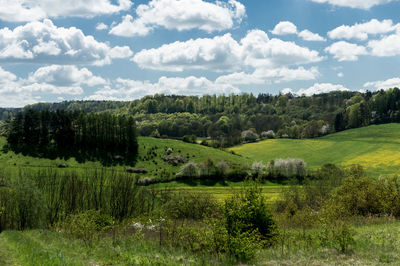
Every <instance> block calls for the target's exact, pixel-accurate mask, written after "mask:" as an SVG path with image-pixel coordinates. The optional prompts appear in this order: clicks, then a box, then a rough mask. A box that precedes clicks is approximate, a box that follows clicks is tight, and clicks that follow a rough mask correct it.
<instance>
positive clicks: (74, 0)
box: [0, 0, 132, 22]
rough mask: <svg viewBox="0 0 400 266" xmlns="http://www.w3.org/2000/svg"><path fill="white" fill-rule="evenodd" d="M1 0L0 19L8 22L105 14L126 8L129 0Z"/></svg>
mask: <svg viewBox="0 0 400 266" xmlns="http://www.w3.org/2000/svg"><path fill="white" fill-rule="evenodd" d="M112 2H114V1H110V0H85V1H80V0H35V1H32V0H2V1H1V5H0V19H1V20H5V21H10V22H26V21H35V20H41V19H44V18H58V17H86V18H91V17H94V16H98V15H107V14H114V13H118V12H120V11H123V10H128V9H130V7H131V6H132V2H131V1H130V0H118V4H117V5H116V4H113V3H112Z"/></svg>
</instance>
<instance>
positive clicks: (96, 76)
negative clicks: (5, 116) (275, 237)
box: [0, 0, 400, 107]
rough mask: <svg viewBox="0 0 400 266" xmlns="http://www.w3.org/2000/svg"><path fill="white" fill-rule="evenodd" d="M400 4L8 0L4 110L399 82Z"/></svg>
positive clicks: (2, 47)
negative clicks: (148, 97)
mask: <svg viewBox="0 0 400 266" xmlns="http://www.w3.org/2000/svg"><path fill="white" fill-rule="evenodd" d="M399 11H400V1H399V0H278V1H277V0H219V1H214V0H208V1H206V0H151V1H143V0H142V1H131V0H0V107H21V106H24V105H26V104H32V103H37V102H59V101H64V100H124V101H125V100H133V99H138V98H141V97H143V96H145V95H154V94H156V93H159V94H161V93H162V94H166V95H170V94H179V95H204V94H225V95H227V94H231V93H235V94H240V93H253V94H258V93H271V94H278V93H288V92H291V93H293V94H297V95H302V94H304V95H313V94H318V93H325V92H330V91H335V90H352V91H367V90H370V91H375V90H378V89H388V88H392V87H400V16H399V15H398V13H399Z"/></svg>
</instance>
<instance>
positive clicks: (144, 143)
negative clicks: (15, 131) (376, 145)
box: [0, 137, 251, 178]
mask: <svg viewBox="0 0 400 266" xmlns="http://www.w3.org/2000/svg"><path fill="white" fill-rule="evenodd" d="M138 143H139V158H138V162H137V163H136V165H135V168H145V169H146V170H147V171H148V173H147V174H144V175H143V176H150V177H159V178H161V177H165V176H171V175H175V174H176V173H177V172H178V171H179V168H180V165H179V166H173V165H171V164H169V163H167V162H165V161H164V160H163V157H164V156H166V155H167V153H166V149H168V148H172V149H173V153H172V154H176V155H182V156H184V157H185V158H187V159H188V161H193V162H201V161H204V160H205V159H207V158H212V159H213V160H214V161H216V162H218V161H221V160H224V161H226V162H229V163H230V164H242V163H251V161H250V160H248V159H245V158H243V157H241V156H238V155H233V154H231V153H229V152H225V151H222V150H218V149H213V148H210V147H206V146H202V145H198V144H191V143H185V142H182V141H178V140H170V139H155V138H150V137H139V138H138ZM5 144H6V139H5V138H4V137H0V167H1V168H3V169H6V168H7V169H13V168H20V167H25V168H56V167H57V164H59V163H61V164H66V165H68V167H67V169H74V170H78V171H80V170H85V169H94V168H103V166H102V165H101V164H100V163H99V162H90V161H87V162H85V163H78V162H77V161H76V160H75V159H74V158H69V159H67V160H66V159H62V158H58V159H55V160H50V159H46V158H37V157H31V156H24V155H22V154H15V153H14V152H11V151H10V152H7V153H4V152H3V147H4V145H5ZM107 168H108V169H110V170H117V171H124V170H125V169H126V168H127V167H126V166H118V165H117V166H112V167H107Z"/></svg>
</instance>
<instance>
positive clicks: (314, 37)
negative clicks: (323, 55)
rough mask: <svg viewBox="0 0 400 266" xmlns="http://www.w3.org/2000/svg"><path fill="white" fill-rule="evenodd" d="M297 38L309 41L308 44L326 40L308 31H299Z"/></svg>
mask: <svg viewBox="0 0 400 266" xmlns="http://www.w3.org/2000/svg"><path fill="white" fill-rule="evenodd" d="M298 36H299V37H300V38H302V39H303V40H305V41H309V42H325V41H326V39H325V38H323V37H322V36H320V35H319V34H317V33H313V32H311V31H309V30H303V31H301V32H300V33H299V34H298Z"/></svg>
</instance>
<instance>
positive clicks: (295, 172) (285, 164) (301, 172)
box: [269, 158, 307, 177]
mask: <svg viewBox="0 0 400 266" xmlns="http://www.w3.org/2000/svg"><path fill="white" fill-rule="evenodd" d="M269 168H270V169H269V171H270V173H272V174H274V175H277V176H285V177H294V176H296V177H303V176H305V175H306V174H307V164H306V163H305V162H304V160H303V159H297V158H287V159H276V160H275V161H274V162H273V163H271V164H270V165H269Z"/></svg>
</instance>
